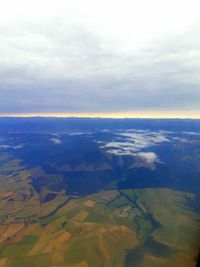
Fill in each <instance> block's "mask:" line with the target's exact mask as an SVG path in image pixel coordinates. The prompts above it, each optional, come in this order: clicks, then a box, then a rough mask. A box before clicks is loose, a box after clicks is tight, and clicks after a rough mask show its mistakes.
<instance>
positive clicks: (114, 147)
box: [100, 130, 170, 156]
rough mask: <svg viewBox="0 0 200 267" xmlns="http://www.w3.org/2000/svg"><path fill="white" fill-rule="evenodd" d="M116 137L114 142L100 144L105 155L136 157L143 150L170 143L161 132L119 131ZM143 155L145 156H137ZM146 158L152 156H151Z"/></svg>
mask: <svg viewBox="0 0 200 267" xmlns="http://www.w3.org/2000/svg"><path fill="white" fill-rule="evenodd" d="M116 135H117V137H115V138H114V140H112V141H110V142H107V143H104V144H101V146H100V147H101V148H102V149H105V150H106V152H107V153H111V154H117V155H132V156H135V155H138V152H140V151H142V150H143V149H146V148H149V147H152V146H155V145H158V144H160V143H163V142H170V139H169V138H168V137H167V136H166V135H167V134H166V133H164V132H163V131H158V132H151V131H137V130H132V132H131V131H130V130H129V131H121V132H119V133H116ZM139 155H143V156H144V155H145V154H139ZM147 156H152V154H150V155H148V154H147Z"/></svg>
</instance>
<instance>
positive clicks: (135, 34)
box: [0, 0, 200, 118]
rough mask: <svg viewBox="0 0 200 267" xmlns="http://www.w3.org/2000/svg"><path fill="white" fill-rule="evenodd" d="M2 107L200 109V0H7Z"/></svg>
mask: <svg viewBox="0 0 200 267" xmlns="http://www.w3.org/2000/svg"><path fill="white" fill-rule="evenodd" d="M0 3H1V5H0V6H1V8H0V115H1V116H4V115H17V116H18V115H21V116H29V115H30V116H33V115H35V114H37V115H56V116H59V115H60V116H65V115H66V116H67V115H70V116H71V115H72V116H76V115H77V116H104V117H191V118H200V105H199V103H200V12H199V10H200V2H199V0H196V1H195V0H187V1H186V0H168V1H164V0H123V1H121V0H101V1H97V0H84V1H83V0H64V1H62V0H56V1H55V0H54V1H51V0H34V1H33V0H6V1H3V0H0Z"/></svg>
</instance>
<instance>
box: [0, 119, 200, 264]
mask: <svg viewBox="0 0 200 267" xmlns="http://www.w3.org/2000/svg"><path fill="white" fill-rule="evenodd" d="M199 179H200V121H198V120H194V121H193V120H166V121H165V120H103V119H102V120H101V119H76V118H74V119H73V118H71V119H50V118H45V119H44V118H32V119H17V118H2V119H0V267H27V266H29V267H49V266H50V267H133V266H134V267H135V266H136V267H151V266H152V267H157V266H158V267H165V266H166V267H168V266H170V267H175V266H176V267H177V266H181V267H190V266H191V267H192V266H196V262H197V257H198V253H199V247H200V233H199V232H200V216H199V211H200V197H199V196H200V186H199Z"/></svg>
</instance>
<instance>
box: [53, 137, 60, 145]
mask: <svg viewBox="0 0 200 267" xmlns="http://www.w3.org/2000/svg"><path fill="white" fill-rule="evenodd" d="M50 140H51V141H52V142H53V143H54V144H56V145H60V144H62V141H61V140H60V139H59V138H51V139H50Z"/></svg>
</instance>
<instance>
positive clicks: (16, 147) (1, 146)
mask: <svg viewBox="0 0 200 267" xmlns="http://www.w3.org/2000/svg"><path fill="white" fill-rule="evenodd" d="M1 148H3V149H20V148H23V145H22V144H20V145H16V146H10V145H0V149H1Z"/></svg>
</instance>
